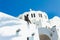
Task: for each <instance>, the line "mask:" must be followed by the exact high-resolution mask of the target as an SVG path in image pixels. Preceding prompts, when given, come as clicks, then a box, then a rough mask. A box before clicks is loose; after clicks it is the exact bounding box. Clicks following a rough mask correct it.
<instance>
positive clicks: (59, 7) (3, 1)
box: [0, 0, 60, 18]
mask: <svg viewBox="0 0 60 40" xmlns="http://www.w3.org/2000/svg"><path fill="white" fill-rule="evenodd" d="M30 8H31V9H33V10H41V11H44V12H46V13H47V14H48V16H49V18H52V17H54V16H59V17H60V0H0V11H1V12H4V13H7V14H9V15H12V16H15V17H17V16H18V15H19V14H21V13H24V12H25V11H29V9H30Z"/></svg>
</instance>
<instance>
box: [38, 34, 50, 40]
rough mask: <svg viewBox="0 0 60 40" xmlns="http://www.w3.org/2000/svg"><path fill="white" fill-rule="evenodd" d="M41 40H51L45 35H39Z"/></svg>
mask: <svg viewBox="0 0 60 40" xmlns="http://www.w3.org/2000/svg"><path fill="white" fill-rule="evenodd" d="M39 39H40V40H51V39H50V38H49V37H48V36H47V35H45V34H42V35H39Z"/></svg>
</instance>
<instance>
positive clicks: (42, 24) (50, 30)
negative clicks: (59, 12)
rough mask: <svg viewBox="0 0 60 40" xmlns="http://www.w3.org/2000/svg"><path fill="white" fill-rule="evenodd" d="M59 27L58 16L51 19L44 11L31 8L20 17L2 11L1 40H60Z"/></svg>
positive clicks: (0, 17)
mask: <svg viewBox="0 0 60 40" xmlns="http://www.w3.org/2000/svg"><path fill="white" fill-rule="evenodd" d="M59 27H60V18H59V17H58V16H55V17H53V18H51V19H49V18H48V15H47V13H45V12H42V11H35V10H32V9H30V11H28V12H24V13H22V14H20V15H19V16H18V17H13V16H10V15H7V14H5V13H2V12H0V40H60V28H59ZM1 37H2V38H1ZM6 37H10V39H8V38H7V39H6ZM4 38H5V39H4Z"/></svg>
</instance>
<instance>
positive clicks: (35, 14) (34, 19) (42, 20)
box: [18, 9, 60, 40]
mask: <svg viewBox="0 0 60 40" xmlns="http://www.w3.org/2000/svg"><path fill="white" fill-rule="evenodd" d="M18 18H19V19H22V20H25V21H26V22H27V23H28V25H30V24H34V25H36V28H37V30H38V35H39V36H38V37H39V40H60V36H59V33H60V29H59V27H60V23H59V22H60V18H59V17H57V16H55V17H54V18H52V19H49V18H48V15H47V13H45V12H42V11H34V10H32V9H30V11H28V12H24V13H23V14H21V15H19V17H18ZM31 27H33V26H31ZM29 38H30V37H29Z"/></svg>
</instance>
